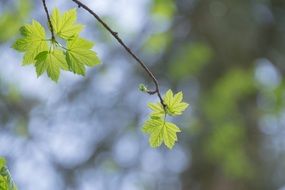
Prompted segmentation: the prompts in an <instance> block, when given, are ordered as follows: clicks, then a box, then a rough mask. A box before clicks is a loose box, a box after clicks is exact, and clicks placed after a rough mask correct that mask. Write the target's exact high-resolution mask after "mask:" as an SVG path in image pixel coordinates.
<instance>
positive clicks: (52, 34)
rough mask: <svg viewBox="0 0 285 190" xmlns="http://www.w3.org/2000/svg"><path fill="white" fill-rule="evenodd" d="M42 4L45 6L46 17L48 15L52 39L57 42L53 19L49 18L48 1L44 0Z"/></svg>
mask: <svg viewBox="0 0 285 190" xmlns="http://www.w3.org/2000/svg"><path fill="white" fill-rule="evenodd" d="M42 3H43V6H44V10H45V12H46V15H47V19H48V23H49V27H50V32H51V39H52V41H53V40H55V36H54V29H53V26H52V23H51V19H50V16H49V12H48V8H47V5H46V0H42Z"/></svg>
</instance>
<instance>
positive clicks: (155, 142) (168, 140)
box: [142, 118, 181, 149]
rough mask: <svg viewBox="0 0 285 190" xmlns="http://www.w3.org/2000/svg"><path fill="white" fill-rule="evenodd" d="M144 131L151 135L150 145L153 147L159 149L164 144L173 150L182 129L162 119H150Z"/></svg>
mask: <svg viewBox="0 0 285 190" xmlns="http://www.w3.org/2000/svg"><path fill="white" fill-rule="evenodd" d="M142 131H143V132H144V133H146V134H149V135H150V138H149V144H150V146H151V147H153V148H156V147H159V146H160V145H161V144H162V143H164V144H165V146H166V147H167V148H169V149H172V148H173V146H174V145H175V142H176V141H177V135H176V133H177V132H181V131H180V129H179V128H178V127H177V126H176V125H175V124H173V123H170V122H166V121H164V120H162V119H157V118H155V119H153V118H151V119H149V120H147V121H146V122H145V124H144V126H143V128H142Z"/></svg>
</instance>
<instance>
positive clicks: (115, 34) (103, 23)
mask: <svg viewBox="0 0 285 190" xmlns="http://www.w3.org/2000/svg"><path fill="white" fill-rule="evenodd" d="M72 1H73V2H74V3H76V4H77V5H78V7H79V8H80V7H82V8H83V9H85V10H86V11H87V12H89V13H90V14H91V15H93V16H94V18H96V19H97V21H98V22H99V23H100V24H102V25H103V27H104V28H105V29H106V30H107V31H108V32H110V34H111V35H112V36H113V37H114V38H115V39H116V40H117V41H118V42H119V44H121V45H122V46H123V47H124V49H125V50H126V51H127V52H128V53H129V54H130V55H131V56H132V57H133V58H134V59H135V60H136V61H137V62H138V63H139V64H140V66H141V67H142V68H143V69H144V70H145V71H146V73H147V74H148V75H149V77H150V78H151V79H152V81H153V83H154V85H155V90H153V91H149V92H148V94H150V95H153V94H157V96H158V98H159V100H160V103H161V104H162V105H163V108H164V109H166V105H165V103H164V102H163V99H162V96H161V93H160V89H159V84H158V81H157V79H156V77H155V76H154V74H153V73H152V72H151V71H150V69H149V68H148V67H147V66H146V64H145V63H144V62H143V61H142V60H140V59H139V58H138V56H136V55H135V53H133V51H132V50H131V49H130V48H129V47H128V46H127V45H126V44H125V43H124V41H123V40H122V39H121V38H120V37H119V35H118V32H115V31H113V30H112V29H111V28H110V27H109V26H108V25H107V24H106V23H105V22H104V21H103V20H102V19H101V18H100V17H99V16H98V15H97V14H96V13H95V12H94V11H92V10H91V9H90V8H89V7H88V6H87V5H85V4H83V3H82V2H80V1H78V0H72Z"/></svg>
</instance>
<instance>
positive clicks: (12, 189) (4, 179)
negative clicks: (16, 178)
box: [0, 157, 17, 190]
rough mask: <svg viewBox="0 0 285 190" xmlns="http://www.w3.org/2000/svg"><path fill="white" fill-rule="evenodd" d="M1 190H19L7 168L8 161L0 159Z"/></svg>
mask: <svg viewBox="0 0 285 190" xmlns="http://www.w3.org/2000/svg"><path fill="white" fill-rule="evenodd" d="M0 190H17V187H16V185H15V184H14V182H13V180H12V178H11V176H10V173H9V171H8V169H7V167H6V160H5V158H3V157H0Z"/></svg>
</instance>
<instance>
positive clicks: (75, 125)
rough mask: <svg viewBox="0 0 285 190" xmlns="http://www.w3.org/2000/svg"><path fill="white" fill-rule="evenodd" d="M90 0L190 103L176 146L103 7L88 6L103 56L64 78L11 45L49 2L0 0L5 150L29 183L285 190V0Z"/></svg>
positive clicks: (64, 189)
mask: <svg viewBox="0 0 285 190" xmlns="http://www.w3.org/2000/svg"><path fill="white" fill-rule="evenodd" d="M82 1H83V0H82ZM83 2H85V3H86V4H88V5H89V6H90V7H91V8H92V9H93V10H94V11H96V12H97V13H98V14H99V15H101V16H102V17H103V18H104V20H105V21H106V22H107V23H109V24H110V25H111V26H112V28H113V29H114V30H115V31H117V32H119V35H120V36H121V37H122V38H123V39H124V40H125V41H126V42H127V44H129V45H130V46H131V48H132V49H133V50H134V51H135V52H136V53H137V54H138V55H139V56H140V57H141V58H142V59H143V60H144V61H145V62H146V64H147V65H148V66H149V67H150V68H151V70H152V71H153V72H154V73H155V75H156V76H157V78H158V79H159V81H160V84H161V90H162V91H163V92H165V91H166V90H167V89H169V88H171V89H173V90H174V91H175V92H178V91H181V90H182V91H183V92H184V95H185V101H187V102H188V103H190V105H191V107H190V108H189V109H188V110H187V111H186V112H185V114H184V115H183V116H181V117H178V118H177V119H175V122H176V123H177V125H178V126H179V127H180V128H181V129H182V133H181V134H179V142H178V143H177V145H176V146H175V148H174V149H173V150H172V151H169V150H167V149H166V148H165V147H161V148H158V149H152V148H150V147H149V145H148V137H147V136H146V135H144V134H142V132H141V130H140V129H141V127H142V124H143V121H144V120H145V119H146V118H147V115H148V113H149V110H148V108H147V107H146V105H147V102H150V101H157V98H156V97H154V96H148V95H146V94H143V93H141V92H139V91H138V84H139V83H145V84H148V86H149V87H151V86H152V83H151V80H150V79H149V78H148V76H147V75H146V73H144V71H143V70H142V69H141V68H140V67H139V66H138V64H137V63H136V62H135V61H134V60H132V59H131V58H130V56H129V55H128V54H127V53H126V52H125V51H124V50H123V49H122V48H121V47H120V46H119V45H118V43H117V42H116V41H115V40H114V39H113V38H112V37H111V36H110V35H109V33H107V32H106V31H105V30H104V29H103V28H102V27H101V26H100V25H99V24H98V23H97V22H96V20H95V19H94V18H93V17H91V16H90V15H88V14H87V13H86V12H85V11H84V10H82V9H78V17H79V18H78V19H79V22H81V23H83V24H85V25H86V28H85V31H84V32H83V34H82V35H83V36H84V37H85V38H88V39H90V40H92V41H95V42H96V46H95V47H94V50H95V51H96V52H98V55H99V57H100V58H101V60H102V64H101V65H99V66H96V67H95V68H89V69H88V73H87V76H86V77H81V76H77V75H73V74H69V73H64V72H63V73H62V74H61V77H60V80H59V83H58V84H55V83H54V82H52V81H51V80H49V79H48V78H47V76H42V77H40V78H37V77H36V73H35V69H34V67H33V66H26V67H22V66H21V59H22V55H21V54H20V53H18V52H15V51H14V50H13V49H11V48H10V47H11V45H12V43H13V42H14V41H15V39H16V38H17V37H18V36H19V33H18V28H19V27H20V26H21V25H23V24H25V23H30V22H31V19H33V18H34V19H36V20H38V21H40V22H41V23H42V24H43V25H44V26H45V27H47V21H46V17H45V14H44V11H43V7H42V4H41V1H36V0H0V16H1V17H0V155H1V156H5V157H6V158H7V160H8V162H9V165H8V166H9V169H10V172H11V174H12V176H13V178H14V181H15V182H16V184H17V185H18V187H19V189H20V190H113V189H114V190H284V189H285V81H284V73H285V1H284V0H136V1H134V0H117V1H113V0H93V1H87V0H85V1H83ZM47 4H48V7H49V9H50V10H52V9H53V8H54V7H59V8H60V9H61V10H63V11H65V10H68V9H70V8H74V7H76V5H75V4H74V3H72V2H71V0H64V1H63V0H54V1H47Z"/></svg>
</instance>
